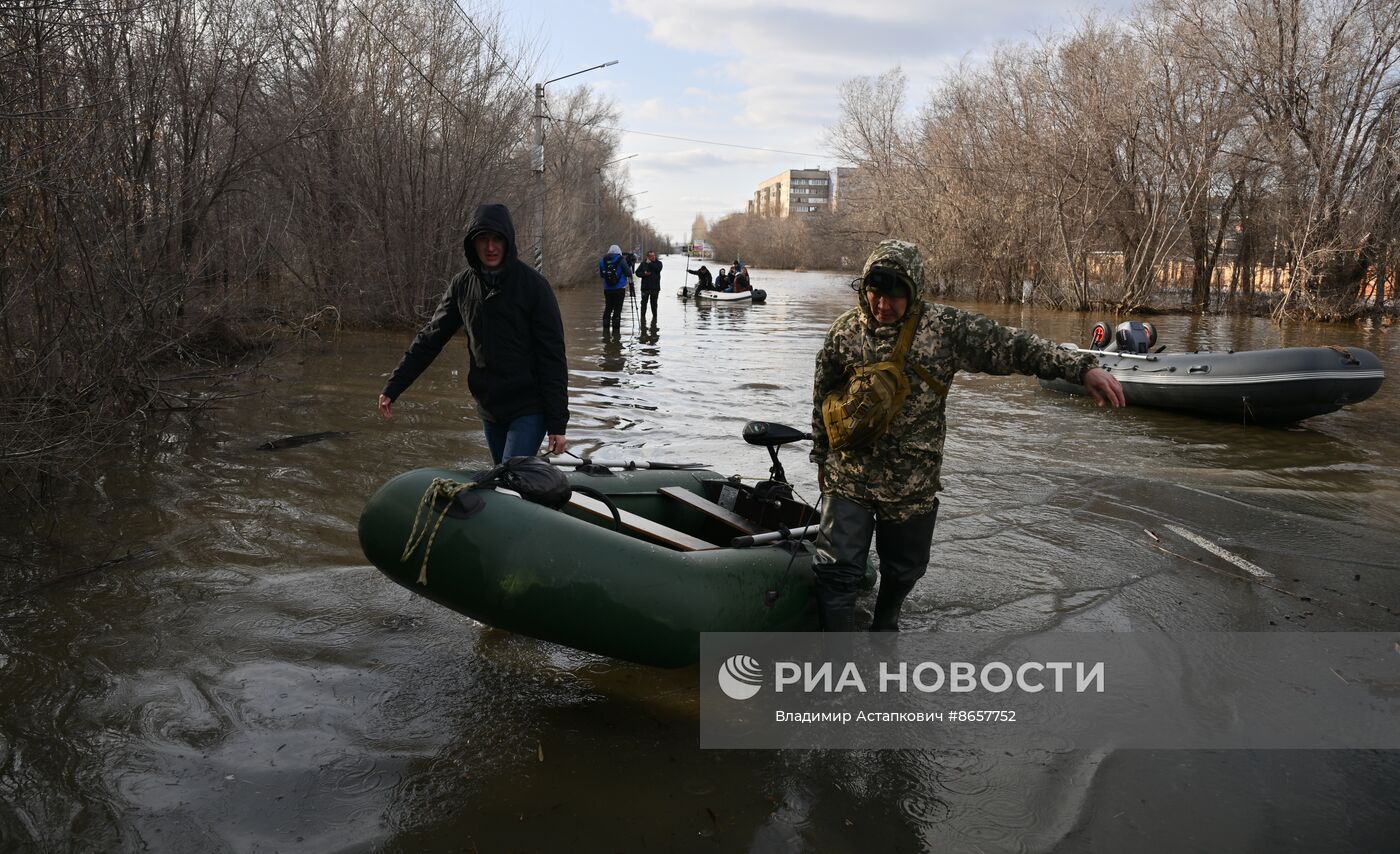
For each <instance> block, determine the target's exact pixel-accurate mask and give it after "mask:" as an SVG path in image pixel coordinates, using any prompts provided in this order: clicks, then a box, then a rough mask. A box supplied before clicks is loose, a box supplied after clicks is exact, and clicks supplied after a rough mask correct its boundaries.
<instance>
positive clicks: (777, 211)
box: [748, 166, 855, 217]
mask: <svg viewBox="0 0 1400 854" xmlns="http://www.w3.org/2000/svg"><path fill="white" fill-rule="evenodd" d="M854 171H855V170H854V169H851V168H848V167H844V166H843V167H840V168H837V169H788V170H786V171H784V172H779V173H778V174H777V175H775V176H773V177H772V178H769V179H768V180H767V181H764V182H763V183H761V184H759V185H758V189H757V190H756V191H754V194H753V198H752V199H750V200H749V203H748V212H749V213H751V214H758V215H759V216H777V217H787V216H803V215H806V214H812V213H817V212H827V211H833V210H835V209H836V203H837V202H836V200H837V197H838V193H839V190H840V184H841V182H842V181H843V180H845V179H848V178H849V177H850V176H851V174H852V173H853V172H854Z"/></svg>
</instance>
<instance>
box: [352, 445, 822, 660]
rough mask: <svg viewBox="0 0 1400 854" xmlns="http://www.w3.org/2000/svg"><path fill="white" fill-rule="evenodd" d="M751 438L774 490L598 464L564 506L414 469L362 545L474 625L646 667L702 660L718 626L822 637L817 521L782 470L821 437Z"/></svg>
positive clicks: (388, 488)
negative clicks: (801, 445) (781, 450)
mask: <svg viewBox="0 0 1400 854" xmlns="http://www.w3.org/2000/svg"><path fill="white" fill-rule="evenodd" d="M744 438H745V440H746V441H748V442H749V443H750V444H755V445H762V446H765V447H767V448H768V452H769V455H770V456H771V458H772V461H773V470H772V473H771V479H770V480H767V481H763V482H761V483H759V484H757V485H748V484H743V483H741V482H739V480H738V479H737V478H725V477H723V476H722V475H720V474H718V473H716V472H714V471H712V470H710V469H707V468H705V467H703V466H701V465H698V464H684V463H682V464H664V463H619V464H612V465H608V464H598V463H593V462H589V461H584V462H581V463H579V464H577V465H573V466H572V467H571V470H567V471H565V475H566V478H567V481H568V484H569V486H570V487H571V488H572V494H571V495H570V496H569V497H568V500H567V503H565V504H563V506H561V507H560V509H557V510H555V509H551V508H550V507H547V506H544V505H542V504H539V503H534V502H532V501H529V500H526V499H525V498H523V497H521V496H520V495H519V494H516V493H514V492H510V491H508V490H504V489H501V488H469V487H466V486H465V485H466V484H468V483H471V482H472V480H473V475H472V474H470V473H466V472H453V471H448V470H444V469H418V470H416V471H411V472H407V473H406V474H402V475H400V476H398V477H396V478H394V479H393V480H391V481H389V482H388V483H387V484H385V485H384V486H383V487H382V488H380V490H379V491H378V492H376V493H375V495H374V496H373V497H372V498H371V499H370V500H369V503H368V504H367V505H366V507H365V510H364V513H363V514H362V515H361V516H360V544H361V546H362V547H363V549H364V552H365V555H366V556H367V557H368V558H369V560H370V562H371V563H373V564H374V565H375V566H376V567H378V568H379V569H380V570H382V571H383V572H384V573H385V574H386V575H388V576H389V577H390V578H391V579H393V580H394V581H396V582H398V583H399V584H402V585H403V586H404V587H407V588H408V589H410V590H412V591H414V592H415V593H418V594H420V595H423V596H426V597H428V598H429V599H432V600H434V601H435V602H438V603H440V604H442V605H445V606H447V607H448V608H451V609H452V610H454V611H457V612H459V613H461V614H465V615H466V616H468V617H471V618H472V619H475V620H479V621H481V622H483V623H486V624H487V625H491V626H495V627H497V628H501V629H506V630H509V631H512V632H518V633H520V634H525V635H529V636H531V637H536V638H540V639H541V640H546V641H552V642H554V643H559V644H563V645H565V646H569V647H573V648H575V649H580V650H585V651H588V652H594V653H598V654H601V655H607V656H611V657H613V658H619V659H624V660H626V661H633V662H637V663H639V664H648V665H656V666H661V667H683V666H686V665H689V664H693V663H695V662H696V661H697V660H698V659H699V657H700V633H701V632H706V631H716V632H740V631H743V632H750V631H807V630H815V629H816V628H817V618H816V608H815V605H814V602H813V598H812V568H811V566H812V554H813V546H812V544H811V543H810V542H809V539H810V538H811V537H813V536H815V533H816V528H817V512H816V511H815V510H813V508H811V507H809V506H808V505H806V504H804V503H802V502H800V501H797V500H795V499H794V498H793V496H792V490H791V487H790V486H788V484H787V483H786V479H785V477H784V475H783V471H782V466H781V465H780V464H779V463H778V447H779V446H781V445H783V444H786V443H788V442H793V441H797V440H800V439H805V438H809V437H808V436H807V435H806V434H804V433H800V432H798V431H796V430H793V429H792V428H789V427H783V426H782V425H778V424H768V423H765V422H756V421H754V422H749V423H748V424H747V425H745V427H744ZM468 497H469V499H470V500H463V499H465V498H468Z"/></svg>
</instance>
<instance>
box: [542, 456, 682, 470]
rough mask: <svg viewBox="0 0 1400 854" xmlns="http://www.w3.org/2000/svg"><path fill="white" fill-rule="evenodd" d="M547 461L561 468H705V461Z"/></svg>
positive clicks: (582, 459) (551, 459)
mask: <svg viewBox="0 0 1400 854" xmlns="http://www.w3.org/2000/svg"><path fill="white" fill-rule="evenodd" d="M549 461H550V462H551V463H552V464H554V465H556V466H559V467H561V468H567V467H571V466H572V467H582V466H599V467H602V468H605V469H621V470H623V471H636V470H637V469H649V470H651V471H688V470H690V469H703V468H707V465H706V464H705V463H666V462H656V461H653V460H616V461H611V460H594V459H590V458H588V457H583V458H575V459H573V460H566V459H563V458H558V459H556V458H553V457H551V458H549Z"/></svg>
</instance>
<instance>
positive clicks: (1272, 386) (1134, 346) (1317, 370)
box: [1040, 321, 1385, 424]
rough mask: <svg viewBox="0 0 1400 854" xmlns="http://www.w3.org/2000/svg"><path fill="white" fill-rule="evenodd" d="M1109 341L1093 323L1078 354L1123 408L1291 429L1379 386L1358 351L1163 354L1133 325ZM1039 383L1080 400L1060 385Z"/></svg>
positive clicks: (1371, 360)
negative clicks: (1123, 401)
mask: <svg viewBox="0 0 1400 854" xmlns="http://www.w3.org/2000/svg"><path fill="white" fill-rule="evenodd" d="M1112 339H1113V340H1112V341H1111V342H1110V341H1109V333H1108V328H1107V324H1104V323H1099V324H1096V325H1095V326H1094V332H1093V335H1092V342H1091V345H1090V348H1089V349H1088V350H1087V351H1083V352H1091V353H1093V354H1094V356H1095V358H1097V359H1098V361H1099V367H1101V368H1103V369H1104V370H1106V371H1109V372H1111V373H1112V374H1113V375H1114V376H1115V377H1117V378H1118V381H1119V382H1121V383H1122V384H1123V394H1124V396H1125V397H1126V398H1127V401H1128V404H1129V405H1131V406H1150V407H1155V408H1157V409H1175V410H1179V411H1183V412H1189V413H1192V414H1194V415H1201V416H1205V417H1208V418H1221V419H1228V420H1232V421H1238V422H1242V423H1252V424H1292V423H1294V422H1297V421H1302V420H1303V419H1304V418H1311V417H1313V416H1314V415H1325V414H1327V413H1329V412H1335V411H1337V410H1338V409H1341V408H1342V407H1343V406H1346V405H1347V404H1351V403H1359V402H1361V401H1363V400H1365V399H1366V398H1368V397H1370V396H1371V395H1373V394H1375V393H1376V391H1377V390H1379V389H1380V387H1381V382H1382V381H1384V379H1385V371H1384V369H1382V368H1381V363H1380V360H1379V359H1377V358H1376V357H1375V355H1374V354H1372V353H1371V352H1370V351H1367V350H1363V349H1361V348H1360V347H1285V348H1280V349H1277V350H1245V351H1242V352H1235V351H1226V352H1220V351H1209V350H1206V351H1197V352H1194V353H1166V352H1162V348H1160V347H1158V348H1154V346H1153V345H1155V344H1156V341H1157V332H1156V330H1155V329H1153V328H1152V324H1150V323H1143V322H1139V321H1128V322H1125V323H1120V324H1119V325H1118V327H1117V329H1116V330H1114V332H1113V336H1112ZM1064 346H1065V348H1066V349H1070V350H1081V348H1079V347H1076V346H1075V345H1072V344H1066V345H1064ZM1040 384H1041V385H1042V386H1044V387H1045V388H1048V389H1051V390H1054V391H1061V392H1066V393H1068V394H1084V393H1085V391H1084V387H1083V386H1080V385H1076V384H1074V383H1070V382H1066V381H1064V380H1041V381H1040Z"/></svg>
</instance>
